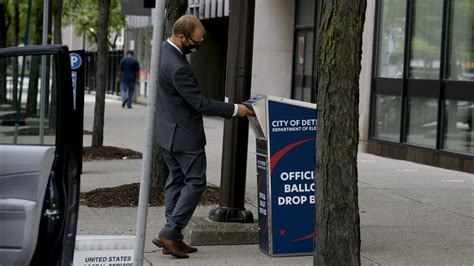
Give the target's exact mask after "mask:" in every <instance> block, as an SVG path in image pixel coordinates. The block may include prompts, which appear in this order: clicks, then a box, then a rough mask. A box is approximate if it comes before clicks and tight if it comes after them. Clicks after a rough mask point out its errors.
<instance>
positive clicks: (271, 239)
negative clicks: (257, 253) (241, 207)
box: [245, 96, 316, 256]
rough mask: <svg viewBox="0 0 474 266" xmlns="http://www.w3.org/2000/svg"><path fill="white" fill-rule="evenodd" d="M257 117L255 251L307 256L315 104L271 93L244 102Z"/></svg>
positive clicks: (309, 251)
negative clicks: (256, 220) (256, 242)
mask: <svg viewBox="0 0 474 266" xmlns="http://www.w3.org/2000/svg"><path fill="white" fill-rule="evenodd" d="M245 104H246V105H247V106H250V107H251V108H252V109H253V110H254V111H255V114H256V116H255V117H250V118H249V121H250V125H251V126H252V129H253V131H254V133H255V136H256V149H257V155H256V159H257V164H256V165H257V187H258V188H257V189H258V192H257V193H258V195H257V201H258V224H259V246H260V250H261V251H262V252H264V253H266V254H268V255H270V256H295V255H312V254H313V238H314V202H315V198H314V191H315V180H314V178H315V175H314V174H315V173H314V170H315V156H316V154H315V151H316V105H315V104H311V103H307V102H301V101H296V100H290V99H285V98H279V97H273V96H256V97H254V98H252V99H250V100H248V101H246V102H245Z"/></svg>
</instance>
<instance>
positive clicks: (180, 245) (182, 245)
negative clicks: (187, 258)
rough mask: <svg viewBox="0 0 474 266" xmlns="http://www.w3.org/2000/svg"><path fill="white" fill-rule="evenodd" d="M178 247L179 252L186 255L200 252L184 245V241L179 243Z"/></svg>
mask: <svg viewBox="0 0 474 266" xmlns="http://www.w3.org/2000/svg"><path fill="white" fill-rule="evenodd" d="M178 247H179V250H181V251H183V252H184V253H194V252H196V251H198V249H197V248H195V247H190V246H188V245H186V243H184V242H183V240H180V241H178Z"/></svg>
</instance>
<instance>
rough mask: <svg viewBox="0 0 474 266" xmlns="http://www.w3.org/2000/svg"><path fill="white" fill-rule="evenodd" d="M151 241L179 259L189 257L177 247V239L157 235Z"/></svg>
mask: <svg viewBox="0 0 474 266" xmlns="http://www.w3.org/2000/svg"><path fill="white" fill-rule="evenodd" d="M151 242H153V244H155V245H156V246H158V247H160V248H163V250H167V251H168V252H169V254H171V255H173V256H175V257H176V258H179V259H187V258H189V256H188V255H187V254H186V253H184V252H183V251H181V250H180V249H179V245H178V242H177V241H172V240H169V239H167V238H166V237H163V236H157V237H155V238H153V240H152V241H151Z"/></svg>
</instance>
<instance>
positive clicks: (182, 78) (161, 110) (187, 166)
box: [153, 15, 253, 258]
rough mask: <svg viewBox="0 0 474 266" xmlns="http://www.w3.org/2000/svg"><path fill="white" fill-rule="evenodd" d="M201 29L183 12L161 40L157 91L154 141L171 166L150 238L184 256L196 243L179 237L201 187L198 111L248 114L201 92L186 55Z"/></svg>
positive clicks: (203, 181) (203, 169)
mask: <svg viewBox="0 0 474 266" xmlns="http://www.w3.org/2000/svg"><path fill="white" fill-rule="evenodd" d="M204 35H205V29H204V27H203V25H202V24H201V22H200V21H199V19H198V18H197V17H195V16H190V15H185V16H182V17H181V18H179V19H178V20H177V21H176V23H175V24H174V26H173V33H172V36H171V37H170V38H169V39H168V40H167V41H165V42H163V46H162V51H161V62H160V73H159V83H160V86H159V88H158V91H157V123H156V124H157V128H156V130H157V134H156V135H157V137H158V139H157V142H158V144H159V145H160V146H161V147H162V150H163V155H164V158H165V161H166V164H167V165H168V168H169V170H170V174H169V176H168V179H167V181H166V185H165V206H166V220H167V222H166V225H165V226H164V228H163V229H162V230H161V231H160V233H159V234H158V235H157V236H156V237H155V238H154V239H153V243H154V244H155V245H157V246H159V247H162V248H163V253H164V254H171V255H173V256H175V257H178V258H188V257H189V256H188V255H187V254H186V253H192V252H196V251H197V249H196V248H194V247H190V246H188V245H186V244H185V243H184V242H183V235H182V233H181V231H182V229H183V228H184V227H185V226H186V225H187V224H188V222H189V220H190V219H191V216H192V215H193V213H194V210H195V209H196V206H197V203H198V202H199V200H200V199H201V196H202V194H203V192H204V190H205V189H206V154H205V150H204V146H205V145H206V136H205V134H204V126H203V118H202V114H206V115H212V116H221V117H224V118H227V119H230V118H232V117H233V116H236V115H238V116H240V117H244V116H248V115H253V112H252V111H251V110H250V109H248V108H247V107H246V106H245V105H242V104H231V103H225V102H221V101H215V100H212V99H209V98H207V97H206V96H204V94H203V92H202V90H201V89H200V88H199V85H198V82H197V80H196V77H195V76H194V73H193V70H192V69H191V66H190V64H189V63H188V61H187V60H186V57H185V55H186V54H189V53H192V52H194V51H197V50H198V49H199V46H200V45H201V43H202V42H203V41H204Z"/></svg>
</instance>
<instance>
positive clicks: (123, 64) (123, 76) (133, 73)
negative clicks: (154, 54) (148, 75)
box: [117, 51, 140, 108]
mask: <svg viewBox="0 0 474 266" xmlns="http://www.w3.org/2000/svg"><path fill="white" fill-rule="evenodd" d="M139 72H140V64H139V63H138V61H137V59H135V57H133V51H128V52H127V56H126V57H124V58H123V59H122V60H120V64H119V73H118V77H117V80H118V82H120V96H122V108H123V107H125V105H127V107H128V108H132V99H133V93H134V91H135V84H137V82H138V77H139V75H140V73H139Z"/></svg>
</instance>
